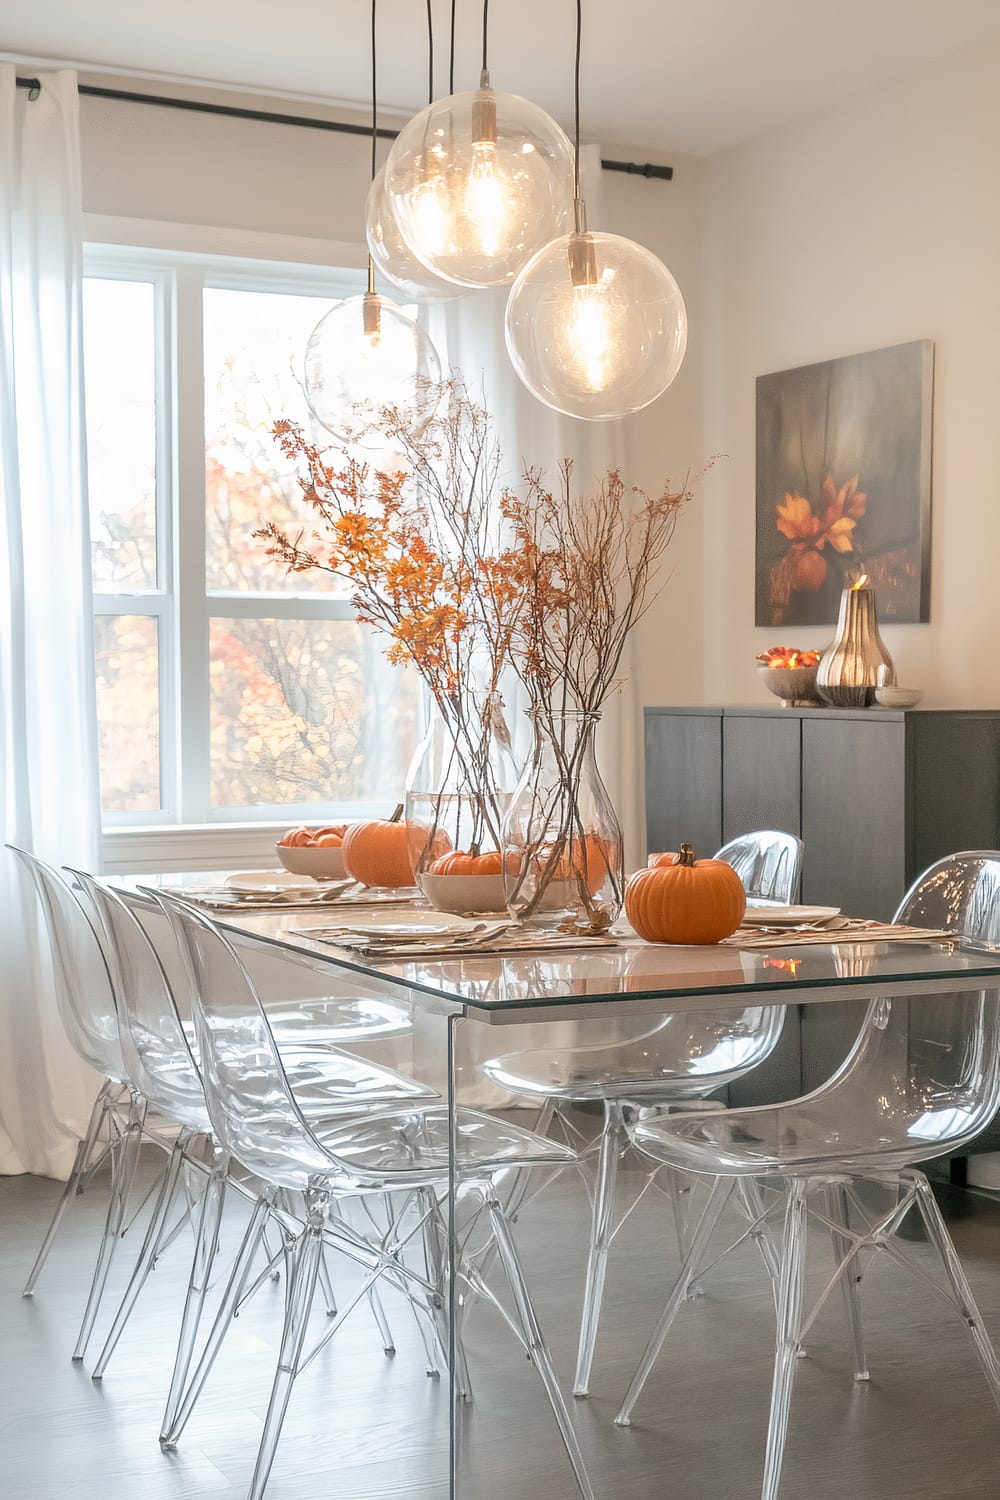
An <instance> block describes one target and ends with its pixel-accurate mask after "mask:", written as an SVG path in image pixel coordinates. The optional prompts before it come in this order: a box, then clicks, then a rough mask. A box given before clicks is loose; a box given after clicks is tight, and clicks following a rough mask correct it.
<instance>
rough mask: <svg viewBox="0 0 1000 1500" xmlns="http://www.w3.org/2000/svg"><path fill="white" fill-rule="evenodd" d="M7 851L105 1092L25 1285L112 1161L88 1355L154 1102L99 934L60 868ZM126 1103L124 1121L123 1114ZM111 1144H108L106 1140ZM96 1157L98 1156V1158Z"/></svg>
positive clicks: (59, 997) (86, 1331)
mask: <svg viewBox="0 0 1000 1500" xmlns="http://www.w3.org/2000/svg"><path fill="white" fill-rule="evenodd" d="M7 848H8V849H10V851H11V853H12V854H13V855H14V856H15V857H16V858H17V859H18V860H19V861H20V863H21V865H22V867H23V868H24V869H25V870H26V871H27V872H28V874H29V875H30V877H31V880H32V883H33V885H34V888H35V891H36V894H37V896H38V900H39V904H40V906H41V910H42V913H43V915H44V918H45V926H46V931H47V933H48V937H49V944H50V948H51V952H52V966H53V975H54V979H55V995H56V1004H57V1007H58V1012H59V1019H60V1021H61V1022H62V1026H63V1029H64V1030H65V1032H66V1035H67V1037H68V1038H69V1041H70V1043H71V1045H72V1046H73V1048H74V1049H75V1050H76V1052H77V1053H78V1054H79V1056H80V1057H81V1058H82V1059H83V1061H84V1062H86V1063H89V1065H90V1066H91V1067H92V1068H93V1069H94V1070H95V1072H97V1073H98V1074H100V1075H101V1076H102V1077H103V1079H104V1082H103V1084H102V1086H101V1088H100V1091H99V1093H98V1095H97V1098H96V1100H95V1101H94V1107H93V1109H92V1111H91V1115H90V1121H89V1123H88V1126H87V1130H86V1133H85V1134H84V1137H83V1140H82V1141H81V1142H80V1144H79V1146H78V1147H77V1151H76V1158H75V1160H74V1162H73V1170H72V1171H71V1173H70V1175H69V1179H68V1181H67V1183H66V1186H65V1187H64V1188H63V1191H62V1194H61V1196H60V1199H59V1202H58V1204H57V1205H56V1210H55V1213H54V1214H53V1216H52V1222H51V1223H50V1225H49V1227H48V1230H47V1232H46V1235H45V1238H44V1240H43V1241H42V1246H41V1249H40V1250H39V1252H38V1255H37V1257H36V1259H35V1263H34V1265H33V1266H32V1268H31V1272H30V1274H29V1276H28V1280H27V1282H26V1283H25V1287H24V1295H25V1296H26V1297H28V1296H31V1295H32V1293H33V1292H34V1289H35V1283H36V1282H37V1280H38V1276H39V1273H40V1272H41V1269H42V1267H43V1265H44V1264H45V1260H46V1258H47V1256H48V1253H49V1250H50V1249H51V1247H52V1242H53V1240H54V1238H55V1236H56V1232H57V1230H58V1229H59V1225H60V1223H61V1222H62V1219H63V1215H64V1214H65V1212H66V1209H67V1208H68V1207H69V1204H70V1203H71V1202H72V1200H73V1198H74V1197H75V1196H76V1195H77V1193H80V1192H82V1191H83V1189H84V1186H85V1184H86V1182H87V1180H88V1178H89V1177H90V1175H91V1174H92V1172H93V1171H94V1170H95V1167H96V1166H97V1165H99V1164H100V1163H101V1162H102V1161H103V1159H104V1156H105V1153H106V1155H107V1160H108V1162H109V1165H110V1178H111V1187H110V1196H109V1201H108V1211H107V1215H106V1218H105V1223H104V1231H103V1234H102V1237H101V1244H100V1248H99V1250H98V1255H97V1262H96V1264H95V1267H94V1274H93V1277H92V1279H91V1284H90V1292H89V1294H88V1297H87V1305H86V1309H85V1311H84V1315H83V1321H82V1323H81V1325H80V1332H79V1334H78V1336H77V1340H76V1344H75V1346H74V1349H73V1358H74V1359H75V1360H80V1359H82V1358H83V1357H84V1354H85V1353H86V1350H87V1344H88V1342H89V1340H90V1334H91V1331H92V1329H93V1326H94V1320H95V1319H96V1317H97V1313H98V1309H99V1307H100V1304H101V1298H102V1296H103V1294H104V1288H105V1285H106V1282H107V1277H108V1272H109V1270H110V1268H111V1262H112V1259H113V1257H114V1253H115V1250H116V1248H117V1245H118V1242H119V1240H120V1239H121V1237H122V1234H123V1232H124V1228H125V1220H126V1211H127V1206H128V1201H129V1194H130V1192H131V1189H132V1184H133V1180H134V1177H135V1170H136V1165H137V1163H138V1160H139V1147H140V1144H141V1140H142V1131H143V1125H144V1121H145V1117H146V1100H145V1098H144V1097H143V1095H142V1093H141V1090H140V1089H139V1088H138V1087H137V1084H136V1081H135V1079H134V1078H133V1077H132V1076H131V1075H130V1071H129V1069H128V1067H127V1066H126V1063H125V1060H124V1058H123V1056H122V1050H121V1044H120V1041H119V1031H118V1015H117V1010H116V1005H115V994H114V990H113V987H112V983H111V976H110V974H109V972H108V967H107V963H106V961H105V956H104V953H103V951H102V949H101V945H100V942H99V941H98V937H97V934H96V932H95V930H94V927H93V925H92V923H91V920H90V918H89V916H88V915H87V913H86V911H85V910H84V908H83V907H82V906H81V904H80V902H79V901H78V900H77V898H76V896H75V895H74V894H73V892H72V891H71V890H70V889H69V887H68V886H67V885H66V883H65V881H63V879H62V878H61V876H60V875H59V874H58V872H57V871H56V870H54V869H53V868H52V867H51V865H47V864H46V863H45V862H44V861H43V860H40V859H39V858H38V857H37V856H36V855H34V854H29V853H28V851H27V850H26V849H17V848H15V847H14V846H13V845H11V844H8V845H7ZM119 1106H120V1107H121V1110H122V1111H123V1115H124V1117H123V1118H121V1117H120V1115H119ZM105 1140H106V1143H107V1144H106V1146H104V1145H103V1142H104V1141H105ZM95 1153H97V1156H96V1160H95Z"/></svg>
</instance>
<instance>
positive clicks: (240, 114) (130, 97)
mask: <svg viewBox="0 0 1000 1500" xmlns="http://www.w3.org/2000/svg"><path fill="white" fill-rule="evenodd" d="M17 86H18V88H19V89H27V90H28V98H29V99H37V98H38V95H39V94H40V93H41V89H42V85H41V81H40V80H39V79H37V78H19V79H18V80H17ZM77 87H78V90H79V92H80V93H81V94H83V95H85V96H86V97H87V98H89V99H124V100H125V101H126V102H127V103H129V104H156V105H159V106H160V108H161V109H187V110H191V111H193V112H194V113H195V114H200V115H222V116H224V117H225V118H226V119H229V120H261V121H263V122H264V123H265V124H268V125H295V126H298V127H300V128H303V129H306V130H333V131H335V132H337V133H338V134H340V135H362V136H365V137H367V138H368V139H369V140H370V139H371V126H370V125H353V124H351V123H350V122H349V121H347V120H318V119H316V118H315V117H313V116H311V115H282V114H274V113H272V112H271V111H269V110H266V109H243V108H241V107H240V106H239V105H236V104H206V103H204V102H203V101H201V100H200V99H170V98H168V97H167V96H166V95H165V94H136V93H133V92H131V91H130V90H129V89H106V88H99V87H98V86H97V85H96V84H92V83H81V84H78V85H77ZM378 134H379V137H380V138H381V139H382V140H385V141H394V140H395V139H396V135H397V132H396V131H395V130H379V132H378ZM601 166H602V167H603V168H604V170H605V172H628V173H630V174H631V175H633V176H638V177H651V178H652V177H655V178H658V179H660V180H661V181H663V182H669V181H670V180H671V178H672V177H673V175H674V169H673V167H661V166H659V165H658V164H657V163H656V162H651V161H647V162H637V161H602V162H601Z"/></svg>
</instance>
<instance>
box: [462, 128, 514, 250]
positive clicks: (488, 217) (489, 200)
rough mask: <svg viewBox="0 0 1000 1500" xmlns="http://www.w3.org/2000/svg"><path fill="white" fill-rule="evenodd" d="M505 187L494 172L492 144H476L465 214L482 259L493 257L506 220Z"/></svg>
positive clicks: (501, 179) (485, 142) (494, 162)
mask: <svg viewBox="0 0 1000 1500" xmlns="http://www.w3.org/2000/svg"><path fill="white" fill-rule="evenodd" d="M507 204H508V184H507V183H506V182H505V181H504V180H503V177H502V176H501V174H500V173H498V171H497V148H496V142H495V141H477V142H476V143H475V145H474V146H473V148H472V165H471V166H470V168H469V176H468V179H467V182H466V186H465V212H466V214H467V215H468V217H469V221H470V223H471V224H472V226H473V228H474V230H475V232H476V235H477V237H478V239H479V245H480V249H481V250H482V252H483V254H484V255H496V254H498V252H499V250H500V246H501V245H502V244H503V240H504V233H505V231H506V227H507V219H508V217H509V210H508V207H507Z"/></svg>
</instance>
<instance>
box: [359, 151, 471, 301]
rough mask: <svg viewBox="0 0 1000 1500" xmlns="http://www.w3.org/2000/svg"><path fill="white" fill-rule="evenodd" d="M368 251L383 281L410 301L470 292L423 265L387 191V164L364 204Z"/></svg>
mask: <svg viewBox="0 0 1000 1500" xmlns="http://www.w3.org/2000/svg"><path fill="white" fill-rule="evenodd" d="M365 232H366V234H367V238H368V253H369V254H370V255H371V258H372V260H373V261H374V262H375V270H376V271H377V272H378V275H379V276H380V277H381V279H382V280H383V281H388V282H389V283H390V284H391V285H392V286H393V287H395V289H396V291H397V292H399V293H400V294H401V295H402V296H404V297H406V298H407V299H408V300H409V301H411V302H452V301H454V300H455V299H456V298H457V297H465V296H467V295H468V290H469V289H468V287H464V286H459V285H458V284H457V283H456V282H454V281H444V280H443V279H442V278H441V277H440V276H435V275H434V273H433V272H432V271H428V269H427V267H426V266H424V265H421V263H420V261H419V260H417V257H416V256H415V255H414V253H413V251H412V250H411V249H410V247H409V246H408V245H407V243H406V241H405V240H404V239H403V236H402V234H401V233H400V229H399V225H398V224H397V223H396V215H395V214H394V213H393V211H392V204H391V203H390V202H389V198H388V195H387V194H386V191H385V167H380V168H379V171H378V173H377V175H376V176H375V177H374V178H373V179H372V185H371V187H370V188H369V189H368V201H367V203H366V205H365Z"/></svg>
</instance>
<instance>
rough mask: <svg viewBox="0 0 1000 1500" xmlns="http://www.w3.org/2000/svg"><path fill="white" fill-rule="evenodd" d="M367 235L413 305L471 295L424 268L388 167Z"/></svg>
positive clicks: (430, 40)
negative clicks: (404, 226)
mask: <svg viewBox="0 0 1000 1500" xmlns="http://www.w3.org/2000/svg"><path fill="white" fill-rule="evenodd" d="M431 6H432V0H427V73H428V87H427V98H428V101H429V102H430V103H432V104H433V102H434V22H433V15H432V11H431ZM454 59H455V18H454V10H453V12H452V28H451V69H452V72H453V71H454ZM365 233H366V236H367V239H368V253H369V254H370V255H371V258H372V260H373V261H374V262H375V269H376V271H377V272H378V274H379V276H380V277H381V279H382V280H383V281H388V282H389V284H390V285H391V286H393V287H394V288H395V289H396V291H398V292H400V293H402V295H403V296H404V297H406V298H407V299H408V300H410V301H412V302H452V301H454V300H455V298H457V297H464V296H466V295H467V293H468V288H467V287H462V286H458V285H457V283H456V282H454V281H445V280H444V279H443V278H442V277H440V276H435V275H434V273H433V272H432V271H428V269H427V267H426V266H424V265H421V263H420V261H419V260H418V259H417V257H416V256H415V255H414V254H413V251H412V250H411V249H410V247H409V246H408V245H407V243H406V241H405V240H404V239H403V236H402V234H401V232H400V228H399V225H398V223H397V222H396V215H395V213H394V212H393V208H392V204H391V202H390V201H389V197H388V194H387V193H386V190H385V167H380V168H379V170H378V172H377V173H376V175H375V177H373V179H372V185H371V187H370V188H369V189H368V201H367V203H366V204H365Z"/></svg>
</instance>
